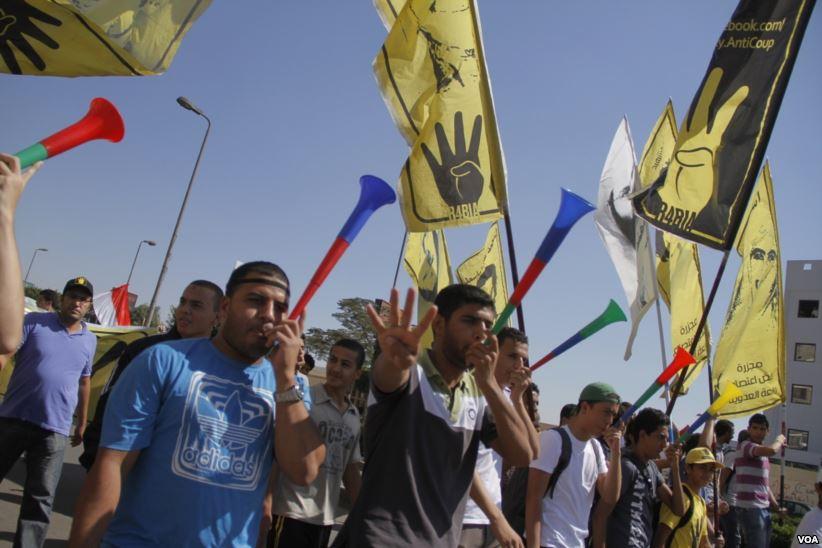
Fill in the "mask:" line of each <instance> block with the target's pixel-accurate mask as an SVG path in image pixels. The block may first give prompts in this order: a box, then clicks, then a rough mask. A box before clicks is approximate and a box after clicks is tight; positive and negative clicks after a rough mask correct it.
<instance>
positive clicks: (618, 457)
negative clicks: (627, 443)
mask: <svg viewBox="0 0 822 548" xmlns="http://www.w3.org/2000/svg"><path fill="white" fill-rule="evenodd" d="M604 437H605V443H607V444H608V449H610V450H611V460H610V462H608V471H607V472H606V473H605V474H600V475H599V478H598V479H597V490H598V491H599V496H600V497H601V500H602V501H603V502H604V503H605V504H608V505H615V504H616V503H617V500H618V499H619V490H620V489H621V488H622V462H621V461H622V448H621V447H620V444H619V442H620V440H621V439H622V430H621V429H619V428H616V427H610V428H608V429H607V430H606V431H605V436H604ZM594 443H597V442H594ZM596 450H597V448H596V447H594V451H596Z"/></svg>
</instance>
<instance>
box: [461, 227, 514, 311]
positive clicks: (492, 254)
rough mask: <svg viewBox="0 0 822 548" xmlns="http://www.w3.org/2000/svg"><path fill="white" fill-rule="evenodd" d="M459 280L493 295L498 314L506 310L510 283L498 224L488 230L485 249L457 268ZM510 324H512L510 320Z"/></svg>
mask: <svg viewBox="0 0 822 548" xmlns="http://www.w3.org/2000/svg"><path fill="white" fill-rule="evenodd" d="M457 278H458V279H459V281H460V283H464V284H469V285H474V286H477V287H479V288H480V289H482V290H483V291H485V292H486V293H488V294H489V295H491V298H492V299H494V305H495V307H496V309H497V312H498V313H499V312H502V309H503V308H505V305H506V304H507V303H508V283H507V281H506V278H505V258H504V257H503V254H502V241H501V240H500V234H499V224H498V223H493V224H492V225H491V228H489V229H488V235H487V236H486V237H485V245H484V246H483V248H482V249H480V250H479V251H477V252H476V253H474V254H473V255H471V256H470V257H468V258H467V259H466V260H465V261H463V263H462V264H461V265H460V266H459V267H458V268H457ZM508 323H509V324H510V323H511V320H510V319H509V320H508Z"/></svg>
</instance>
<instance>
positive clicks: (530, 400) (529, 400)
mask: <svg viewBox="0 0 822 548" xmlns="http://www.w3.org/2000/svg"><path fill="white" fill-rule="evenodd" d="M503 221H504V222H505V239H506V240H507V241H508V261H509V263H510V266H511V281H512V282H514V287H517V285H519V271H518V270H517V255H516V253H515V252H514V233H513V231H512V230H511V216H510V215H509V214H508V205H507V204H506V206H505V214H504V215H503ZM517 325H519V330H520V331H522V332H523V333H525V314H523V312H522V303H520V305H519V306H518V307H517ZM525 367H526V368H527V367H528V360H526V362H525ZM524 396H525V405H526V407H527V409H528V416H529V417H530V418H531V422H532V423H534V427H535V428H536V429H537V431H539V423H538V422H537V414H536V411H537V410H536V409H535V408H534V393H533V392H531V391H530V390H527V391H526V392H525V394H524Z"/></svg>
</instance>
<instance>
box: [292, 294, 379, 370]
mask: <svg viewBox="0 0 822 548" xmlns="http://www.w3.org/2000/svg"><path fill="white" fill-rule="evenodd" d="M369 303H371V304H373V303H372V301H370V300H369V299H363V298H362V297H352V298H347V299H340V300H339V301H337V308H338V309H339V310H338V311H337V312H335V313H334V314H332V316H333V317H334V319H335V320H337V321H338V322H339V323H340V327H338V328H335V329H320V328H319V327H312V328H310V329H307V330H306V332H305V347H306V350H307V351H308V352H309V353H310V354H312V355H314V356H315V357H318V358H320V359H326V358H327V357H328V351H329V350H331V347H332V346H333V344H334V343H335V342H336V341H338V340H340V339H343V338H346V339H354V340H355V341H357V342H359V343H360V344H361V345H363V347H364V348H365V366H364V367H365V368H369V367H370V366H371V362H372V360H373V358H374V349H375V348H376V346H377V334H376V333H375V332H374V329H373V328H372V327H371V320H370V319H368V314H367V313H366V312H365V306H366V305H367V304H369Z"/></svg>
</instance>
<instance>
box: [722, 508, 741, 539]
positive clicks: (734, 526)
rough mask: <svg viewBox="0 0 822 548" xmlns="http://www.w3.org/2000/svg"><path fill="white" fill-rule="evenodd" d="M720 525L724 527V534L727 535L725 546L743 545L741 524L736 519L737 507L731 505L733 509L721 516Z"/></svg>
mask: <svg viewBox="0 0 822 548" xmlns="http://www.w3.org/2000/svg"><path fill="white" fill-rule="evenodd" d="M719 526H720V528H721V529H722V536H723V537H725V548H739V547H740V546H741V545H742V537H740V535H739V524H738V522H737V519H736V508H734V507H733V506H731V511H730V512H728V513H727V514H725V515H724V516H719Z"/></svg>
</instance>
